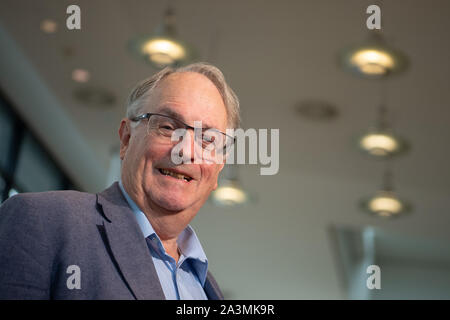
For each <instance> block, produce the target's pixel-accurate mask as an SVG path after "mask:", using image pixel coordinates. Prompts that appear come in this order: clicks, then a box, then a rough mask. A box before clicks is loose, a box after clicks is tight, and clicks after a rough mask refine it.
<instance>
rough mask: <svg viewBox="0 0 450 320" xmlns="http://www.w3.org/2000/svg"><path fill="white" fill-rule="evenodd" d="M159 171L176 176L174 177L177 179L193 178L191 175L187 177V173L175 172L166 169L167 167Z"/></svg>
mask: <svg viewBox="0 0 450 320" xmlns="http://www.w3.org/2000/svg"><path fill="white" fill-rule="evenodd" d="M159 171H160V172H161V173H162V174H164V175H166V176H171V177H174V178H177V179H181V180H182V179H184V180H186V181H191V179H192V178H190V177H186V176H185V175H182V174H179V173H175V172H172V171H169V170H165V169H159Z"/></svg>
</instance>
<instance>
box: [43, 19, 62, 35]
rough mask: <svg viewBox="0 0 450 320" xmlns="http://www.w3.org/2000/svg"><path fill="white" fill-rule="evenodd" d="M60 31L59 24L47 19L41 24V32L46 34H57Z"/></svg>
mask: <svg viewBox="0 0 450 320" xmlns="http://www.w3.org/2000/svg"><path fill="white" fill-rule="evenodd" d="M57 29H58V24H57V23H56V22H55V21H54V20H51V19H45V20H42V22H41V30H42V31H43V32H45V33H55V32H56V30H57Z"/></svg>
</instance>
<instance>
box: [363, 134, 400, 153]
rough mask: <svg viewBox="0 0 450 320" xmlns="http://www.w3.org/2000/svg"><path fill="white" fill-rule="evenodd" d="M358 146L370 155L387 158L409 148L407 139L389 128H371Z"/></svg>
mask: <svg viewBox="0 0 450 320" xmlns="http://www.w3.org/2000/svg"><path fill="white" fill-rule="evenodd" d="M358 146H359V148H360V149H361V150H363V151H364V152H365V153H367V154H369V155H370V156H374V157H379V158H385V157H389V156H394V155H398V154H400V153H404V152H405V151H406V150H408V144H407V143H406V141H405V140H404V139H402V138H400V137H398V136H396V135H394V134H393V133H391V132H390V131H387V130H371V131H369V132H367V133H365V134H364V135H362V136H361V137H360V138H359V141H358Z"/></svg>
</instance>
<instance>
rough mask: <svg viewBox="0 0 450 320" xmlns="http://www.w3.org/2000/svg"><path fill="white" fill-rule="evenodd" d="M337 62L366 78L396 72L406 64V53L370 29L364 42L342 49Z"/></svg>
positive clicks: (376, 77)
mask: <svg viewBox="0 0 450 320" xmlns="http://www.w3.org/2000/svg"><path fill="white" fill-rule="evenodd" d="M339 62H340V64H341V66H342V67H343V68H344V69H345V70H347V71H350V72H352V73H353V74H356V75H358V76H361V77H364V78H368V79H379V78H383V77H387V76H390V75H393V74H397V73H400V72H402V71H404V70H406V68H407V66H408V59H407V57H406V55H404V54H403V53H402V52H400V51H399V50H396V49H394V48H392V47H391V46H389V45H388V44H387V43H386V41H385V40H384V38H383V37H382V36H381V34H380V33H379V32H377V31H372V32H371V33H370V34H369V37H368V39H367V40H366V41H365V42H363V43H361V44H358V45H354V46H351V47H350V48H348V49H347V50H344V51H343V52H342V53H341V54H340V56H339Z"/></svg>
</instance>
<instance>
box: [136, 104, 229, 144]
mask: <svg viewBox="0 0 450 320" xmlns="http://www.w3.org/2000/svg"><path fill="white" fill-rule="evenodd" d="M130 120H131V121H135V122H137V121H141V120H148V126H147V133H148V134H155V135H157V136H158V137H161V138H163V139H166V140H167V141H168V142H169V141H171V138H172V135H173V134H174V132H175V130H177V129H185V130H187V129H192V130H194V132H196V131H195V130H196V129H197V130H201V131H202V135H201V147H202V148H203V149H209V150H215V151H219V152H223V153H226V150H227V149H229V148H231V146H232V145H233V144H234V142H235V139H236V138H235V137H232V136H230V135H228V134H226V133H223V132H221V131H219V130H218V129H214V128H194V127H192V126H190V125H188V124H186V123H184V122H183V121H181V120H178V119H176V118H173V117H170V116H167V115H164V114H158V113H144V114H141V115H139V116H136V117H134V118H130ZM194 140H195V139H194Z"/></svg>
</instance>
